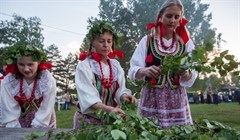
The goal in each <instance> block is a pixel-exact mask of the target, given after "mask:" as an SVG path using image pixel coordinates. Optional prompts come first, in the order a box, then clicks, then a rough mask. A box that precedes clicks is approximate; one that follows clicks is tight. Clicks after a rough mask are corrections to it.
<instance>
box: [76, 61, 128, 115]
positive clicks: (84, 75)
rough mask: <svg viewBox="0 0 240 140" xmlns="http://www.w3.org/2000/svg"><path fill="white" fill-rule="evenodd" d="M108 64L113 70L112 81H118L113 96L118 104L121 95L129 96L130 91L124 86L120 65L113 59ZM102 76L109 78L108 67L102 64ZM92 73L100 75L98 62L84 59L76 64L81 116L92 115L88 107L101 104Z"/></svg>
mask: <svg viewBox="0 0 240 140" xmlns="http://www.w3.org/2000/svg"><path fill="white" fill-rule="evenodd" d="M110 63H111V65H112V69H113V77H114V79H113V81H118V83H119V86H120V87H119V89H118V90H117V93H116V95H115V98H116V100H117V102H118V103H119V104H120V103H121V102H120V97H121V95H122V94H124V93H126V94H131V91H130V90H129V89H127V88H126V86H125V77H124V71H123V69H122V67H121V66H120V63H119V62H118V61H117V60H115V59H110ZM102 70H103V75H104V77H105V78H109V66H108V65H106V64H104V63H102ZM94 73H95V74H97V75H101V71H100V67H99V64H98V62H96V61H95V60H93V59H89V58H86V59H85V60H83V61H81V62H79V63H78V65H77V68H76V74H75V84H76V88H77V93H78V102H79V104H80V109H81V112H82V113H83V114H87V113H93V112H94V111H95V110H92V109H91V108H90V107H91V106H92V105H94V104H95V103H98V102H102V101H101V99H100V95H99V92H98V90H97V89H96V87H95V86H94V84H93V83H96V80H95V77H94Z"/></svg>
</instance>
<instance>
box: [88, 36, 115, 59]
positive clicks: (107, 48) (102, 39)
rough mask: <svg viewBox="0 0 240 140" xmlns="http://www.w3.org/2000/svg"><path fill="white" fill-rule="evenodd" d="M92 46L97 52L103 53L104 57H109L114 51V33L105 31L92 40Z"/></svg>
mask: <svg viewBox="0 0 240 140" xmlns="http://www.w3.org/2000/svg"><path fill="white" fill-rule="evenodd" d="M92 46H93V48H94V49H95V51H96V53H99V54H101V55H102V56H103V57H104V58H107V56H108V54H109V53H110V52H111V51H112V46H113V35H112V33H110V32H105V33H104V34H103V35H101V36H99V37H95V38H94V39H93V42H92Z"/></svg>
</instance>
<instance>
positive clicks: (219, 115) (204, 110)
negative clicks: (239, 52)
mask: <svg viewBox="0 0 240 140" xmlns="http://www.w3.org/2000/svg"><path fill="white" fill-rule="evenodd" d="M190 108H191V114H192V118H193V120H196V119H198V118H205V119H208V120H209V121H217V122H220V123H222V124H224V125H228V126H230V127H232V128H234V129H236V130H240V105H238V103H236V102H234V103H220V104H218V105H214V104H190ZM76 109H77V108H76V107H75V106H71V108H70V110H61V111H57V108H56V116H57V128H72V123H73V116H74V114H75V111H76Z"/></svg>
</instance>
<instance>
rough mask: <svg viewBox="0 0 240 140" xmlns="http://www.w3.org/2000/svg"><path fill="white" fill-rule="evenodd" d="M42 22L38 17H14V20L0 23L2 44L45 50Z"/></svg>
mask: <svg viewBox="0 0 240 140" xmlns="http://www.w3.org/2000/svg"><path fill="white" fill-rule="evenodd" d="M40 25H41V20H40V19H39V18H37V17H30V18H27V19H25V18H23V17H21V16H18V15H13V20H11V21H8V20H5V21H3V20H1V21H0V44H3V45H4V46H11V45H14V44H16V43H18V44H21V45H32V46H34V47H37V48H40V49H43V39H44V38H43V35H42V33H41V32H42V30H43V29H42V28H41V27H40Z"/></svg>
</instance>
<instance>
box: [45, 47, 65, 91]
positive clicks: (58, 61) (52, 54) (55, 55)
mask: <svg viewBox="0 0 240 140" xmlns="http://www.w3.org/2000/svg"><path fill="white" fill-rule="evenodd" d="M46 53H47V57H48V60H49V61H50V62H51V63H52V66H53V67H52V69H51V70H50V72H51V73H52V74H53V77H54V78H55V79H56V82H57V87H58V91H59V92H60V91H62V86H63V83H62V77H61V75H62V72H63V67H64V65H63V63H62V56H61V55H60V51H59V48H58V46H56V45H55V44H52V45H50V46H48V47H47V49H46Z"/></svg>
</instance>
